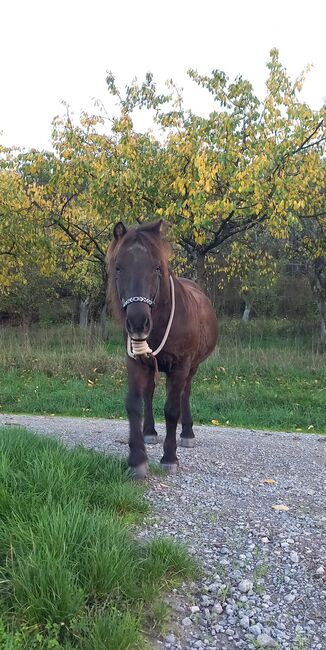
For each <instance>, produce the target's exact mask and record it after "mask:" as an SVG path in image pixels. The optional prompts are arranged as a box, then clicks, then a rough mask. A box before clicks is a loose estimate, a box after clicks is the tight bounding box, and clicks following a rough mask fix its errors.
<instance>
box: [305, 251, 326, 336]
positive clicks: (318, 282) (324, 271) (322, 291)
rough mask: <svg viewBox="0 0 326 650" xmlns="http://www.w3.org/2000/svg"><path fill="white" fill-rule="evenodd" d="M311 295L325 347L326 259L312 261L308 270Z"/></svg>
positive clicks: (320, 258)
mask: <svg viewBox="0 0 326 650" xmlns="http://www.w3.org/2000/svg"><path fill="white" fill-rule="evenodd" d="M308 276H309V281H310V286H311V289H312V293H313V295H314V297H315V299H316V302H317V305H318V310H319V313H320V341H321V344H322V345H326V257H325V256H322V257H318V258H317V259H315V260H314V262H313V266H312V268H310V269H309V270H308Z"/></svg>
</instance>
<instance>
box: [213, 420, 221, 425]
mask: <svg viewBox="0 0 326 650" xmlns="http://www.w3.org/2000/svg"><path fill="white" fill-rule="evenodd" d="M212 424H216V425H218V424H220V423H219V421H218V420H212Z"/></svg>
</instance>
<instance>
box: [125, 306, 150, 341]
mask: <svg viewBox="0 0 326 650" xmlns="http://www.w3.org/2000/svg"><path fill="white" fill-rule="evenodd" d="M152 327H153V322H152V317H151V310H150V307H149V306H148V305H146V304H144V303H133V304H131V305H128V307H127V314H126V330H127V332H128V334H129V336H130V338H132V339H134V340H135V341H141V340H145V339H147V338H148V336H149V334H150V331H151V329H152Z"/></svg>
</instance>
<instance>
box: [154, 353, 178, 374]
mask: <svg viewBox="0 0 326 650" xmlns="http://www.w3.org/2000/svg"><path fill="white" fill-rule="evenodd" d="M175 361H176V360H175V357H174V355H173V354H167V353H166V352H164V351H163V352H160V354H159V355H158V357H157V365H158V369H159V371H160V372H167V373H169V372H171V371H172V369H173V367H174V365H175Z"/></svg>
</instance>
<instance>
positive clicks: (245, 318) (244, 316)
mask: <svg viewBox="0 0 326 650" xmlns="http://www.w3.org/2000/svg"><path fill="white" fill-rule="evenodd" d="M251 307H252V304H251V302H249V300H246V302H245V308H244V312H243V314H242V320H243V322H244V323H248V322H249V320H250V312H251Z"/></svg>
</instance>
